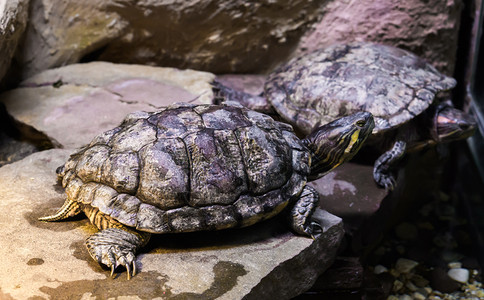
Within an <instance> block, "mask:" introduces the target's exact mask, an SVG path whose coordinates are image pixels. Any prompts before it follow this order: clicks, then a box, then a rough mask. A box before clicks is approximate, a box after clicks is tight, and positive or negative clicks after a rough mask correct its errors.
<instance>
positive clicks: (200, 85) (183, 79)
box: [0, 62, 214, 148]
mask: <svg viewBox="0 0 484 300" xmlns="http://www.w3.org/2000/svg"><path fill="white" fill-rule="evenodd" d="M213 78H214V75H213V74H210V73H206V72H198V71H192V70H178V69H172V68H157V67H148V66H138V65H122V64H112V63H105V62H95V63H88V64H75V65H69V66H66V67H62V68H58V69H53V70H48V71H45V72H43V73H40V74H38V75H36V76H34V77H32V78H30V79H28V80H26V81H24V82H22V84H21V87H20V88H17V89H14V90H10V91H7V92H5V93H3V94H1V95H0V102H3V103H4V104H5V106H6V108H7V111H8V112H9V114H10V115H11V116H12V117H13V118H14V119H15V120H16V121H17V122H20V123H21V124H24V125H25V126H26V127H28V128H33V131H36V132H38V133H39V134H40V135H44V136H46V137H47V138H48V139H49V140H51V141H52V144H53V145H54V146H57V147H65V148H76V147H80V146H82V145H84V144H86V143H88V142H90V141H91V139H92V138H93V137H94V136H96V135H97V134H99V133H101V132H104V131H106V130H109V129H111V128H113V127H115V126H117V125H119V124H120V122H121V121H122V120H123V118H124V117H125V116H126V115H127V114H128V113H131V112H133V111H139V110H145V111H153V110H156V109H157V108H159V107H161V106H166V105H169V104H171V103H173V102H182V101H185V102H193V103H208V102H210V101H211V99H212V97H213V96H212V90H211V86H210V82H211V81H212V80H213Z"/></svg>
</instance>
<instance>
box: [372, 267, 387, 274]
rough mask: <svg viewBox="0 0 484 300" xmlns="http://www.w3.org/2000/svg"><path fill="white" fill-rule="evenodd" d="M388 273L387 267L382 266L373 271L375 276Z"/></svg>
mask: <svg viewBox="0 0 484 300" xmlns="http://www.w3.org/2000/svg"><path fill="white" fill-rule="evenodd" d="M386 272H388V269H387V267H385V266H382V265H376V266H375V268H374V269H373V273H375V274H382V273H386Z"/></svg>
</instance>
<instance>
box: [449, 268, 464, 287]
mask: <svg viewBox="0 0 484 300" xmlns="http://www.w3.org/2000/svg"><path fill="white" fill-rule="evenodd" d="M447 275H449V277H450V278H452V279H454V280H455V281H457V282H460V283H467V281H469V270H467V269H464V268H452V269H450V270H449V271H447Z"/></svg>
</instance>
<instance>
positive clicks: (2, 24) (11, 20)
mask: <svg viewBox="0 0 484 300" xmlns="http://www.w3.org/2000/svg"><path fill="white" fill-rule="evenodd" d="M28 8H29V1H27V0H9V1H2V2H1V3H0V41H2V42H1V43H0V80H2V78H3V76H4V75H5V73H6V72H7V70H8V67H9V66H10V62H11V59H12V57H13V55H14V53H15V50H16V49H17V45H18V44H19V41H20V38H21V37H22V34H23V33H24V30H25V27H26V26H27V19H28Z"/></svg>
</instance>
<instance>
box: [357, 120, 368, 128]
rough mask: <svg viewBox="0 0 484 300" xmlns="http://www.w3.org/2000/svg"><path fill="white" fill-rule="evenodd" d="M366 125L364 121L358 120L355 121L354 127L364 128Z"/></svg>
mask: <svg viewBox="0 0 484 300" xmlns="http://www.w3.org/2000/svg"><path fill="white" fill-rule="evenodd" d="M365 124H366V121H365V120H358V121H356V126H358V127H364V126H365Z"/></svg>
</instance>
